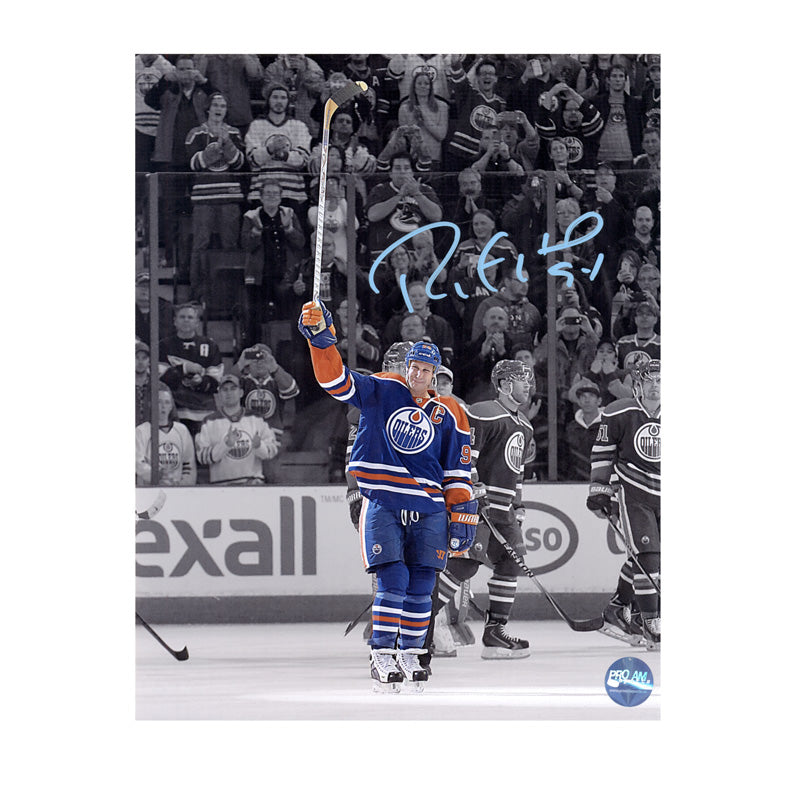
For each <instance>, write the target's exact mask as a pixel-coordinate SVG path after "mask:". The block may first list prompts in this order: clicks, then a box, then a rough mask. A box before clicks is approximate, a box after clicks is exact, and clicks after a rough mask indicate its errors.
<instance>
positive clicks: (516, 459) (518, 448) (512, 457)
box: [505, 431, 525, 472]
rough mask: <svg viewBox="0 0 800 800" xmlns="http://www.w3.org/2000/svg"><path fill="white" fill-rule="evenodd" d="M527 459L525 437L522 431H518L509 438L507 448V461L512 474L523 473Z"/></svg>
mask: <svg viewBox="0 0 800 800" xmlns="http://www.w3.org/2000/svg"><path fill="white" fill-rule="evenodd" d="M524 458H525V437H524V436H523V435H522V431H516V433H513V434H512V435H511V436H509V437H508V441H507V442H506V447H505V459H506V464H507V465H508V468H509V469H510V470H511V471H512V472H522V465H523V463H524Z"/></svg>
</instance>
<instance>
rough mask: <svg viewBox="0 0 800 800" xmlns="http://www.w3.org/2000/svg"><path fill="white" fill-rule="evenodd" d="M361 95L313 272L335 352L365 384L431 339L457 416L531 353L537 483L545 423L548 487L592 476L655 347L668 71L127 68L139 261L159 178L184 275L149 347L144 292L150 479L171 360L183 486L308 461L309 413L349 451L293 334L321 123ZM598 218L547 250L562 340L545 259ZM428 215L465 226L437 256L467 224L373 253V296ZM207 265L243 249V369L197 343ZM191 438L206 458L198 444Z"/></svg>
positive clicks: (315, 65)
mask: <svg viewBox="0 0 800 800" xmlns="http://www.w3.org/2000/svg"><path fill="white" fill-rule="evenodd" d="M347 80H358V81H364V82H365V83H366V84H367V86H368V89H367V91H366V92H365V93H363V94H361V95H359V96H357V97H356V98H355V99H354V100H351V101H349V102H348V103H346V104H344V105H343V106H342V107H340V108H339V109H338V110H337V111H336V113H335V114H334V116H333V118H332V121H331V127H330V148H329V155H328V162H327V179H326V201H325V208H324V236H323V243H322V256H323V258H322V273H321V282H320V298H321V299H322V300H323V301H324V303H325V304H326V306H327V307H328V309H329V310H330V311H331V313H332V314H333V315H334V318H335V323H336V327H337V330H338V332H339V339H340V341H339V344H338V346H339V348H340V349H341V351H342V354H343V357H345V358H347V357H348V354H349V353H350V352H351V350H350V342H351V341H355V353H356V359H357V360H356V363H355V364H353V363H352V362H351V363H350V366H351V367H355V368H359V369H363V370H366V371H369V372H372V371H377V370H379V369H380V365H381V361H382V356H383V353H384V352H385V350H386V349H387V348H388V347H389V346H390V345H391V344H392V343H393V342H395V341H406V340H411V341H418V340H420V339H425V340H429V341H432V342H434V343H435V344H436V345H437V346H438V347H439V349H440V351H441V353H442V355H443V359H444V365H445V368H446V374H445V375H444V383H446V384H447V386H448V391H450V392H452V393H453V394H454V395H456V396H457V397H458V398H459V399H461V400H463V402H464V403H466V404H471V403H474V402H478V401H480V400H485V399H487V398H490V397H492V396H493V389H492V385H491V381H490V379H489V376H490V374H491V370H492V367H493V366H494V364H495V363H496V362H497V361H498V360H499V359H504V358H519V359H521V360H523V361H526V362H527V363H529V364H530V365H531V366H532V367H533V369H534V374H535V376H536V382H537V386H536V390H535V393H533V392H532V396H531V398H530V399H529V402H528V403H527V404H526V405H525V406H524V407H523V410H524V413H526V415H527V416H528V417H529V418H530V419H531V421H532V423H533V425H534V430H535V434H536V445H537V448H536V454H535V457H534V459H533V461H532V462H531V463H530V464H528V466H527V468H526V476H527V477H528V478H529V479H539V480H547V479H549V478H550V477H551V476H550V474H549V472H548V420H549V419H550V417H553V416H554V418H555V420H556V423H555V424H556V428H557V442H558V459H557V463H558V474H557V478H558V479H559V480H588V476H589V466H588V465H589V461H588V452H589V451H590V450H591V442H592V441H593V439H594V435H595V433H596V430H597V425H598V424H599V413H600V409H602V408H603V407H604V406H605V405H607V404H608V403H610V402H612V401H613V400H614V399H616V398H619V397H627V396H631V394H632V392H631V383H630V379H629V377H628V373H629V371H630V368H631V367H632V366H633V364H635V363H637V361H638V360H641V359H648V358H659V357H660V313H661V300H660V269H661V263H660V235H661V232H660V114H661V112H660V98H661V67H660V56H658V55H583V54H582V55H542V54H529V55H507V54H500V55H497V54H495V55H484V54H479V55H458V54H452V55H177V56H175V55H137V56H136V172H137V198H136V211H137V231H138V232H139V235H140V237H141V238H140V239H139V240H138V241H137V246H138V247H139V249H140V250H143V249H144V248H145V245H146V243H147V237H146V236H144V235H143V234H142V233H141V232H142V231H143V229H144V227H145V225H146V219H147V214H146V213H145V210H146V206H147V192H146V180H147V179H146V177H145V176H146V175H147V174H148V173H159V199H160V203H159V209H158V219H159V245H160V249H161V258H162V263H163V265H164V266H165V267H167V268H169V269H172V270H173V271H174V275H175V276H176V278H175V290H174V296H173V297H172V298H171V300H172V302H168V301H162V302H163V305H162V306H160V307H159V325H160V327H159V339H160V341H159V342H158V346H156V343H154V342H152V341H150V326H149V321H148V319H149V311H150V310H149V293H148V291H147V289H148V284H149V278H148V277H147V276H144V275H143V274H142V272H140V274H138V275H137V282H136V286H137V291H136V335H137V351H136V353H137V379H136V383H137V424H138V425H139V427H138V428H137V475H138V476H139V479H140V480H141V481H143V482H147V481H148V480H149V475H150V471H149V469H150V468H149V455H150V454H149V444H148V442H149V424H150V422H149V420H150V413H151V412H150V403H151V400H150V397H151V394H150V389H149V384H148V383H147V380H148V378H147V375H146V372H147V370H146V369H144V368H143V367H142V364H144V363H149V358H150V357H151V353H152V355H153V356H155V354H156V351H158V356H157V357H158V361H159V364H160V370H159V372H160V379H161V381H162V384H161V385H160V386H159V393H158V397H159V426H160V427H161V421H162V418H163V420H164V426H165V427H163V428H162V431H165V434H164V435H165V436H166V437H167V441H168V444H169V447H170V448H171V451H170V452H171V454H172V456H173V457H174V458H173V460H174V464H173V465H172V470H171V472H169V474H170V475H171V476H172V477H171V478H170V479H169V480H171V481H174V482H184V483H185V482H194V481H197V480H200V481H203V482H205V481H208V482H216V483H219V482H242V481H245V482H249V481H256V482H260V481H262V480H266V481H267V482H270V481H275V480H276V477H275V470H274V468H270V467H269V463H270V461H273V460H274V459H275V458H276V456H277V455H278V454H279V453H280V452H281V451H286V450H291V449H298V450H299V449H304V448H306V449H308V448H309V445H310V442H311V440H312V439H313V438H314V437H315V436H316V437H317V440H318V432H317V428H318V423H319V422H320V421H322V420H324V422H325V425H326V426H327V427H326V429H325V433H326V435H330V436H333V437H337V436H341V435H342V434H341V431H342V430H343V431H344V433H343V436H345V437H346V424H340V423H341V422H342V420H344V411H345V410H346V409H345V410H341V412H340V410H338V409H333V408H332V407H333V405H336V404H334V403H331V402H330V398H328V397H327V396H326V395H324V393H323V392H322V391H321V390H320V389H319V387H318V386H317V384H316V381H315V380H314V377H313V373H312V371H311V365H310V359H309V358H308V355H307V352H306V350H307V348H306V344H305V341H304V340H303V339H302V338H301V337H299V336H297V335H294V334H295V333H296V331H295V330H294V325H295V323H296V320H297V317H298V313H299V310H300V308H301V306H302V304H303V303H304V302H306V301H307V300H309V299H310V297H311V289H312V284H313V271H314V251H315V242H316V236H317V234H318V231H317V224H318V211H319V209H318V207H317V203H318V196H319V174H320V161H321V141H320V140H321V125H322V120H323V109H324V106H325V102H326V100H327V98H328V97H329V96H330V95H331V93H333V92H335V91H336V90H337V88H339V87H340V86H342V85H343V84H344V82H345V81H347ZM548 185H550V186H551V189H552V192H553V193H552V195H551V197H552V198H553V203H552V207H549V206H548ZM587 212H595V215H599V217H600V218H601V219H602V226H601V227H600V226H598V223H597V217H596V216H591V215H590V216H589V217H587V218H586V219H584V220H583V221H582V222H581V223H580V224H579V225H577V226H576V227H575V228H574V230H573V232H572V233H571V236H570V239H571V240H572V241H573V242H574V241H575V240H576V239H578V238H579V237H583V236H584V234H588V233H590V232H591V231H592V229H593V228H595V231H594V233H595V235H594V236H592V237H590V238H589V237H587V238H586V240H585V241H583V242H581V243H578V244H574V245H570V246H568V247H565V248H564V249H560V250H559V251H558V252H556V253H555V260H556V261H559V262H566V267H565V268H564V267H562V269H561V271H560V277H557V278H556V281H555V286H556V293H555V325H554V330H555V335H556V337H557V338H556V341H555V342H554V343H552V342H550V341H549V334H548V313H549V309H548V294H547V283H548V281H547V274H548V266H550V265H551V263H552V256H551V257H550V259H551V260H548V258H547V257H546V256H544V255H542V254H541V253H540V252H539V251H540V249H543V247H544V246H545V245H546V244H547V243H548V241H549V244H550V246H551V247H552V246H553V245H555V244H557V243H559V242H564V240H565V236H566V234H567V232H568V230H569V229H570V226H572V224H573V223H574V222H575V221H576V220H578V219H579V218H580V217H582V216H583V215H586V214H587ZM548 218H549V219H551V220H552V224H553V230H552V232H551V233H550V235H549V236H548ZM434 223H452V224H454V225H456V226H457V227H458V230H459V232H460V240H459V242H458V245H457V247H456V248H455V250H454V252H453V253H452V255H451V256H450V258H449V259H447V260H446V263H445V256H446V254H447V253H448V250H449V249H450V248H451V245H452V243H453V231H452V229H451V228H450V227H448V226H443V225H442V226H439V227H435V228H432V229H430V230H428V231H424V232H423V233H420V234H419V235H416V236H413V237H411V238H409V239H408V240H406V241H405V242H404V243H403V244H401V245H399V246H397V247H395V248H394V249H393V250H392V251H391V253H390V254H389V255H388V256H387V257H385V258H384V260H383V262H382V264H381V266H380V267H379V268H378V269H377V270H376V272H375V274H374V282H375V285H376V287H377V289H378V293H375V292H374V291H373V289H372V288H371V286H370V280H369V276H370V270H371V268H372V265H373V262H374V260H375V259H376V257H377V256H378V255H380V254H381V253H382V252H383V251H384V250H385V249H386V248H387V247H390V246H391V245H392V244H393V243H395V242H397V241H398V240H399V239H400V238H402V237H404V236H405V235H406V234H408V233H411V232H413V231H414V230H417V229H419V228H422V227H424V226H427V225H431V224H434ZM598 227H599V228H600V229H599V230H597V228H598ZM499 234H502V236H500V235H499ZM553 234H554V235H553ZM213 250H223V251H238V252H240V253H241V254H242V263H243V265H244V269H243V270H242V273H241V298H242V302H241V320H240V321H241V332H240V336H239V339H238V342H237V352H236V353H235V354H234V355H233V357H232V359H229V360H230V363H229V364H226V363H225V359H224V358H223V357H222V355H221V353H220V351H219V347H218V346H217V344H216V343H215V342H214V341H213V339H211V338H210V337H209V336H208V335H207V333H208V332H207V330H206V328H205V327H204V313H205V312H206V310H207V308H208V307H209V304H210V303H211V302H212V301H213V299H214V293H215V291H216V287H215V277H214V271H213V269H212V268H211V266H210V262H209V258H208V254H209V252H210V251H213ZM140 255H141V253H140ZM600 256H602V263H601V266H600V268H599V269H595V266H596V264H597V263H598V258H599V257H600ZM520 257H521V259H520ZM482 261H483V262H485V264H487V265H488V266H485V268H483V269H482V270H479V269H478V267H479V265H480V264H481V263H482ZM493 262H494V263H493ZM138 263H139V264H140V265H141V264H142V263H147V262H146V261H145V260H144V259H143V258H140V259H139V261H138ZM518 265H520V266H519V267H518ZM139 269H140V270H143V268H142V267H141V266H140V267H139ZM481 273H482V274H483V275H484V276H485V279H486V280H487V281H488V282H489V283H490V284H491V285H492V286H493V287H494V288H495V289H496V290H497V291H496V292H493V291H490V290H489V289H488V288H487V287H486V285H485V283H484V281H483V280H482V279H481ZM431 276H434V277H433V279H432V280H430V281H429V279H431ZM348 281H354V282H355V293H354V294H355V298H356V307H355V313H354V315H350V314H349V311H350V309H349V306H348ZM350 298H351V299H352V294H351V295H350ZM352 319H355V326H354V328H352V329H351V326H350V325H349V322H350V321H351V320H352ZM278 322H285V323H288V324H287V325H286V326H285V328H286V330H290V331H291V333H290V335H289V336H288V337H285V338H283V339H282V340H281V341H280V342H279V343H278V345H277V347H274V349H275V353H274V354H273V352H272V349H270V347H268V346H267V345H266V344H265V343H264V342H265V341H267V339H266V330H267V328H268V326H269V325H270V324H271V323H278ZM273 345H274V342H273ZM256 353H259V354H260V355H258V356H257V357H256ZM248 354H249V355H248ZM553 354H555V359H556V365H555V370H554V372H555V375H556V381H557V387H556V398H557V407H556V409H555V410H554V415H553V414H551V413H550V410H549V409H548V391H547V385H548V383H547V382H548V360H549V359H550V358H551V357H552V355H553ZM265 365H268V368H267V367H266V366H265ZM287 370H288V371H287ZM262 373H263V374H262ZM254 381H255V383H254ZM259 381H261V382H262V383H265V382H268V383H269V385H268V386H266V385H256V384H258V382H259ZM162 394H163V409H162ZM242 415H245V416H254V417H256V418H257V419H258V420H260V422H261V425H260V426H259V425H255V424H253V425H251V426H250V427H248V428H247V430H246V431H245V429H244V428H243V426H242V425H239V426H238V427H236V429H235V430H236V433H235V435H234V434H233V433H231V431H233V430H234V428H233V426H232V425H231V424H230V423H231V420H233V421H237V420H240V419H241V418H242ZM335 415H340V416H341V417H342V420H339V416H335ZM334 417H335V419H334ZM287 421H288V424H287ZM295 423H296V424H295ZM177 425H180V426H182V428H184V429H185V430H186V434H184V430H180V429H177V433H174V432H173V426H177ZM142 426H148V427H147V429H146V430H145V429H144V428H143V427H142ZM245 427H246V426H245ZM251 428H252V430H251ZM187 437H188V438H187ZM198 437H199V438H198ZM209 437H210V438H209ZM237 437H238V438H237ZM140 439H141V447H139V444H140V442H139V440H140ZM245 439H246V440H247V441H246V442H245V441H244V440H245ZM192 440H194V442H195V449H194V452H192V453H184V452H183V450H185V449H187V447H188V445H187V444H186V443H187V441H188V442H190V443H191V441H192ZM200 443H202V446H201V444H200ZM247 448H249V450H247ZM339 449H340V448H339V447H338V446H337V445H336V444H335V443H334V444H332V445H331V450H332V452H334V451H335V452H337V453H338V452H339ZM140 450H141V453H140V452H139V451H140ZM245 450H247V453H245V452H244V451H245ZM224 452H234V453H235V454H236V459H235V461H236V464H237V465H238V466H237V468H238V469H239V470H240V471H239V472H238V473H236V474H227V473H226V472H225V471H224V470H222V471H220V470H219V469H218V468H217V465H218V464H219V463H220V462H219V458H217V457H218V456H221V454H223V453H224ZM160 457H161V456H160ZM198 465H199V468H200V471H199V475H200V476H201V477H200V478H198ZM204 467H206V468H208V469H204ZM342 467H343V465H342V464H338V463H336V464H334V463H332V465H331V469H330V478H331V480H334V481H338V480H343V472H342Z"/></svg>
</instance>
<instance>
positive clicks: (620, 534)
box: [603, 512, 661, 597]
mask: <svg viewBox="0 0 800 800" xmlns="http://www.w3.org/2000/svg"><path fill="white" fill-rule="evenodd" d="M603 516H604V517H605V518H606V519H607V520H608V524H609V525H611V527H612V529H613V531H614V533H616V534H617V538H618V539H619V540H620V541H621V542H622V544H623V545H624V546H625V550H626V551H627V553H628V558H630V560H631V561H633V563H634V564H636V566H637V567H638V568H639V571H640V572H641V573H642V574H643V575H645V576H646V577H647V580H649V581H650V583H651V584H652V585H653V588H654V589H655V590H656V592H657V593H658V595H659V597H660V596H661V587H660V586H659V585H658V584H657V583H656V582H655V580H653V576H652V575H651V574H650V573H649V572H648V571H647V570H646V569H645V568H644V567H643V566H642V564H641V562H640V561H639V559H638V558H636V554H635V553H634V552H633V549H632V548H631V546H630V545H629V544H628V537H627V536H625V534H624V533H623V532H622V531H621V530H620V528H619V526H618V525H617V523H616V521H615V520H614V516H613V514H606V513H605V512H603Z"/></svg>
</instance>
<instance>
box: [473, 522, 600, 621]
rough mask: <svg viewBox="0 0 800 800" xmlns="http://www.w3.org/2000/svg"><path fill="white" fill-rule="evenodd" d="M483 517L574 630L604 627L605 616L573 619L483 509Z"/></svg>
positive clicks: (516, 562)
mask: <svg viewBox="0 0 800 800" xmlns="http://www.w3.org/2000/svg"><path fill="white" fill-rule="evenodd" d="M480 515H481V518H482V519H483V521H484V522H485V523H486V524H487V525H488V526H489V530H490V531H491V532H492V535H493V536H494V538H495V539H497V541H498V542H500V544H501V545H503V547H504V548H505V551H506V552H507V553H508V554H509V556H511V560H512V561H513V562H514V563H515V564H516V565H517V566H518V567H519V568H520V569H521V570H522V571H523V572H524V573H525V575H527V576H528V577H529V578H530V579H531V580H532V581H533V582H534V583H535V584H536V587H537V588H538V589H539V591H540V592H541V593H542V594H543V595H544V596H545V598H546V599H547V602H548V603H550V605H551V606H552V607H553V608H554V609H555V612H556V614H558V616H559V617H561V619H563V620H564V622H566V623H567V625H569V626H570V628H572V630H574V631H580V632H584V631H599V630H600V628H602V627H603V618H602V617H595V618H594V619H572V617H570V616H569V614H567V612H566V611H564V609H563V608H561V606H560V605H559V604H558V603H557V602H556V600H555V598H554V597H553V596H552V595H551V594H550V592H548V591H547V589H545V588H544V586H542V584H541V583H540V582H539V579H538V578H537V577H536V576H535V575H534V574H533V572H532V571H531V570H530V568H529V567H528V565H527V564H526V563H525V562H524V561H523V560H522V558H521V556H520V555H519V553H517V551H516V550H514V548H513V547H512V546H511V545H510V544H509V543H508V542H507V541H506V540H505V538H504V537H503V534H502V533H500V531H498V530H497V528H496V527H495V526H494V525H493V524H492V522H491V520H489V519H487V517H486V515H485V514H484V513H483V511H481V512H480Z"/></svg>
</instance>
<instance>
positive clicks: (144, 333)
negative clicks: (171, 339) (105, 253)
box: [134, 272, 175, 345]
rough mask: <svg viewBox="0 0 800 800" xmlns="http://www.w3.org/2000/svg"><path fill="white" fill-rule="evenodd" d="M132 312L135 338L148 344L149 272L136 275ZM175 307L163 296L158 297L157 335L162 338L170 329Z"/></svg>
mask: <svg viewBox="0 0 800 800" xmlns="http://www.w3.org/2000/svg"><path fill="white" fill-rule="evenodd" d="M135 297H136V299H135V306H136V310H135V312H134V320H135V322H134V325H135V328H134V332H135V334H136V338H137V339H138V340H139V341H142V342H144V343H145V344H148V345H149V344H150V274H149V273H148V272H140V273H139V274H138V275H137V276H136V291H135ZM174 314H175V309H174V308H173V305H172V303H170V302H169V300H167V299H165V298H164V297H159V298H158V335H159V339H163V338H164V337H165V336H168V335H169V332H170V330H171V329H172V319H173V316H174Z"/></svg>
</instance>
